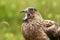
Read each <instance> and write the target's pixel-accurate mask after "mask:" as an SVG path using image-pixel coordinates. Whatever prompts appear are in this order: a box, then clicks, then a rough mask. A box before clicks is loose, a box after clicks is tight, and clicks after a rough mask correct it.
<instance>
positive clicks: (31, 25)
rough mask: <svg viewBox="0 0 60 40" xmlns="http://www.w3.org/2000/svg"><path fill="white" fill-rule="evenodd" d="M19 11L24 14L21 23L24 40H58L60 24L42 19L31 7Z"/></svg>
mask: <svg viewBox="0 0 60 40" xmlns="http://www.w3.org/2000/svg"><path fill="white" fill-rule="evenodd" d="M21 12H25V13H26V15H25V17H24V19H23V23H22V34H23V36H24V38H25V40H58V39H59V38H60V37H59V35H60V27H59V26H60V25H58V24H56V23H55V22H54V21H51V20H44V19H43V18H42V16H41V14H40V13H39V12H38V11H37V10H36V9H35V8H33V7H28V8H26V9H24V10H22V11H21Z"/></svg>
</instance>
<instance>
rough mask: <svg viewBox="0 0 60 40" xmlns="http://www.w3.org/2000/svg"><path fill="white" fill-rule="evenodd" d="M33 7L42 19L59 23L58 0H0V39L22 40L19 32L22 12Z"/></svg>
mask: <svg viewBox="0 0 60 40" xmlns="http://www.w3.org/2000/svg"><path fill="white" fill-rule="evenodd" d="M27 7H35V8H36V9H38V10H39V12H41V14H42V16H43V18H44V19H49V20H54V21H56V22H57V23H60V0H0V40H23V37H22V33H21V24H22V18H23V17H24V14H23V13H20V11H21V10H22V9H24V8H27Z"/></svg>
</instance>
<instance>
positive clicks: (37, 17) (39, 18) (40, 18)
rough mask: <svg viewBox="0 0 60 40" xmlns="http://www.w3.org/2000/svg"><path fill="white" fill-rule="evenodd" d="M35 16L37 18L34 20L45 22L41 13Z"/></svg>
mask: <svg viewBox="0 0 60 40" xmlns="http://www.w3.org/2000/svg"><path fill="white" fill-rule="evenodd" d="M34 16H35V18H34V19H35V20H37V21H38V20H40V21H43V18H42V16H41V14H40V13H39V12H37V13H35V14H34Z"/></svg>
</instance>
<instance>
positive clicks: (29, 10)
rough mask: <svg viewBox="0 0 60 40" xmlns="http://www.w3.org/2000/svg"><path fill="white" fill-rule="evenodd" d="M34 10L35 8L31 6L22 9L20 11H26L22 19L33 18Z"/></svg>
mask: <svg viewBox="0 0 60 40" xmlns="http://www.w3.org/2000/svg"><path fill="white" fill-rule="evenodd" d="M36 11H37V10H36V9H35V8H33V7H28V8H26V9H24V10H22V11H21V12H25V13H26V14H25V17H24V19H23V20H25V21H26V20H28V19H32V18H34V14H35V12H36Z"/></svg>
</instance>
